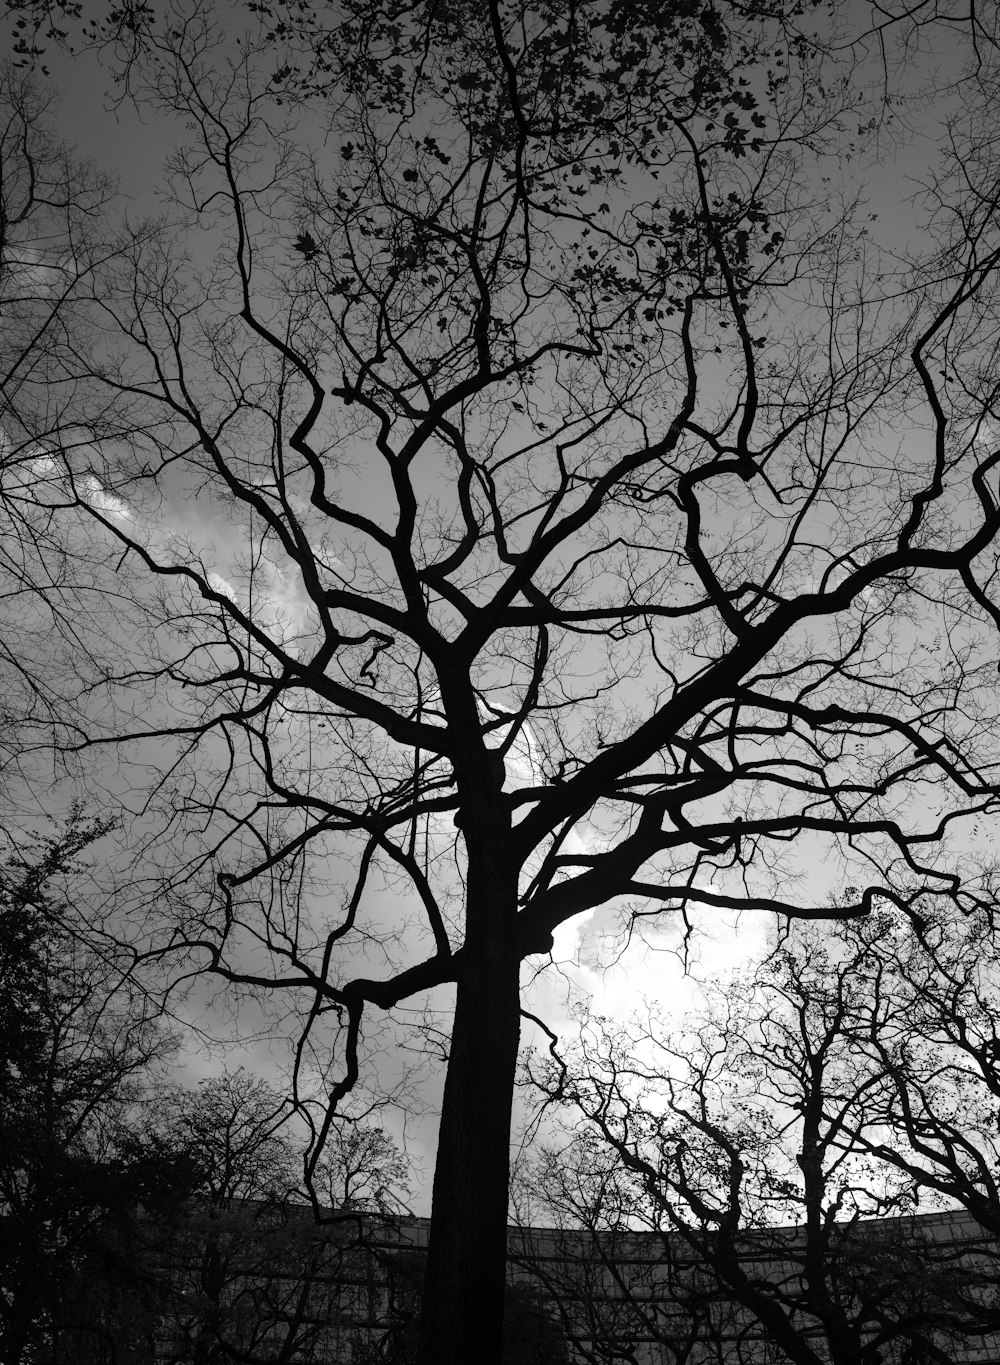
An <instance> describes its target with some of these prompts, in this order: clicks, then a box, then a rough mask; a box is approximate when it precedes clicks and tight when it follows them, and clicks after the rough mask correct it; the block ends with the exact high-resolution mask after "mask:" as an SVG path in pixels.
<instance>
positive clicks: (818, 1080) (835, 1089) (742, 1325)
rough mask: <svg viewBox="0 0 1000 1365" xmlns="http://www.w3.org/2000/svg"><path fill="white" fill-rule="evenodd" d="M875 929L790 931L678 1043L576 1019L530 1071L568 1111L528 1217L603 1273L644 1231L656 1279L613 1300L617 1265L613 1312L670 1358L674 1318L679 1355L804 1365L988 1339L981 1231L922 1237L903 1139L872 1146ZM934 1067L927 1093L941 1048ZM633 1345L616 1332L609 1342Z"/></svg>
mask: <svg viewBox="0 0 1000 1365" xmlns="http://www.w3.org/2000/svg"><path fill="white" fill-rule="evenodd" d="M885 928H886V925H885V917H884V916H879V917H873V919H872V921H871V922H865V923H864V925H863V927H862V928H860V929H858V928H856V927H855V926H854V925H849V926H840V928H839V930H834V931H833V932H828V931H826V930H825V929H818V930H817V931H816V932H811V931H808V930H798V931H796V932H795V933H793V934H792V936H791V944H792V946H791V947H784V948H780V949H778V950H776V951H775V952H774V953H773V954H772V955H771V956H770V957H769V958H768V959H767V960H766V961H765V962H764V963H762V964H761V966H760V968H759V971H758V973H757V975H756V976H754V977H750V976H744V977H739V978H736V979H735V980H734V981H733V982H732V983H731V984H730V985H729V986H728V987H726V988H725V989H721V988H717V989H716V990H715V991H713V992H712V1008H711V1010H710V1012H709V1013H708V1014H707V1015H706V1017H705V1018H704V1019H703V1020H702V1021H701V1022H699V1023H697V1024H692V1025H690V1026H689V1028H688V1030H687V1031H686V1032H685V1033H684V1034H678V1035H676V1036H671V1035H670V1034H669V1032H668V1031H667V1030H666V1028H665V1027H664V1025H663V1024H662V1022H660V1021H657V1020H656V1019H655V1018H653V1017H650V1018H649V1019H648V1020H647V1021H645V1022H643V1023H640V1022H639V1021H634V1022H633V1025H632V1026H631V1027H630V1028H628V1029H623V1028H620V1027H618V1028H616V1027H615V1026H614V1025H612V1024H611V1023H609V1021H607V1020H602V1019H592V1020H584V1022H583V1027H582V1030H581V1040H580V1044H579V1046H578V1048H576V1049H573V1050H572V1051H569V1050H567V1052H566V1053H565V1054H563V1055H561V1056H560V1057H559V1063H558V1065H556V1064H554V1063H551V1062H550V1063H549V1065H548V1066H547V1067H545V1068H541V1069H540V1070H537V1071H534V1070H533V1075H534V1078H535V1080H536V1081H537V1082H538V1083H539V1084H540V1085H541V1086H542V1090H543V1093H544V1095H545V1099H546V1103H547V1104H550V1105H554V1106H556V1107H559V1106H565V1107H566V1108H567V1109H568V1111H569V1112H568V1116H567V1135H566V1137H565V1138H564V1139H562V1140H560V1141H559V1142H558V1143H557V1144H556V1145H555V1146H554V1147H551V1148H550V1149H549V1150H548V1152H547V1153H545V1154H544V1156H543V1159H542V1161H541V1164H540V1166H539V1168H538V1170H537V1171H536V1174H535V1178H534V1180H533V1181H532V1182H531V1185H530V1190H531V1194H532V1197H533V1199H534V1200H535V1214H534V1216H535V1217H536V1218H537V1219H539V1221H545V1212H544V1211H545V1209H546V1208H547V1207H549V1206H552V1207H554V1208H555V1210H556V1211H557V1213H559V1214H561V1215H562V1216H563V1218H564V1219H565V1218H566V1215H567V1214H568V1215H569V1218H570V1226H576V1227H578V1228H579V1227H583V1228H585V1229H587V1230H588V1231H589V1233H590V1239H589V1245H588V1244H584V1245H582V1246H581V1248H580V1253H579V1254H580V1255H581V1256H582V1257H583V1256H587V1257H590V1258H591V1260H593V1261H598V1260H599V1259H601V1258H602V1257H603V1258H604V1259H605V1260H607V1261H609V1262H610V1261H614V1262H618V1261H619V1260H620V1258H621V1253H620V1250H619V1249H618V1248H616V1247H615V1238H614V1233H615V1232H616V1230H621V1229H622V1228H626V1229H634V1228H644V1229H648V1230H650V1231H652V1232H658V1233H660V1234H661V1236H662V1238H663V1241H664V1247H665V1252H666V1255H665V1263H666V1265H667V1267H668V1269H667V1271H666V1272H664V1271H662V1270H660V1268H659V1267H653V1272H652V1279H651V1277H650V1274H649V1270H648V1268H647V1273H646V1275H645V1277H643V1276H642V1275H641V1267H640V1274H639V1275H638V1276H637V1277H636V1282H635V1284H634V1285H631V1286H626V1285H625V1284H624V1283H623V1282H622V1280H621V1276H622V1271H621V1270H619V1271H618V1275H619V1290H620V1292H622V1298H623V1300H624V1303H623V1305H622V1307H621V1308H619V1315H620V1316H621V1317H622V1318H623V1319H627V1317H628V1312H627V1310H628V1309H631V1313H632V1317H633V1318H639V1319H644V1320H645V1326H646V1329H647V1331H651V1332H652V1335H653V1339H655V1340H658V1341H660V1342H662V1343H663V1344H664V1345H666V1346H668V1348H670V1349H671V1350H672V1351H673V1353H674V1356H675V1358H677V1359H683V1358H685V1343H684V1339H683V1334H682V1333H681V1334H678V1333H677V1330H676V1326H677V1325H676V1323H675V1322H674V1321H673V1310H675V1309H676V1308H678V1307H680V1306H683V1305H690V1309H691V1325H692V1330H693V1331H695V1332H696V1333H697V1340H698V1342H699V1346H700V1345H701V1344H702V1343H703V1342H706V1341H711V1340H713V1338H715V1339H717V1340H719V1341H720V1342H721V1341H723V1340H724V1341H726V1342H727V1343H728V1348H729V1349H730V1350H732V1349H736V1350H737V1353H738V1358H740V1359H746V1360H748V1361H750V1360H757V1359H760V1358H761V1351H762V1350H763V1351H764V1354H765V1357H766V1358H769V1357H768V1356H767V1353H768V1350H769V1349H770V1350H771V1351H774V1350H776V1351H777V1353H778V1358H779V1359H787V1360H793V1361H798V1362H802V1363H803V1365H805V1362H809V1365H816V1363H817V1362H819V1361H820V1360H829V1361H833V1362H837V1361H842V1362H845V1363H846V1362H849V1361H851V1362H856V1361H879V1360H927V1361H933V1360H940V1361H946V1360H950V1359H952V1358H953V1352H954V1350H955V1348H956V1347H955V1344H956V1343H959V1342H961V1341H962V1340H963V1339H965V1340H969V1341H973V1342H975V1341H978V1340H981V1339H982V1337H983V1335H984V1334H989V1333H991V1332H993V1331H995V1330H996V1327H997V1325H998V1319H997V1304H996V1297H995V1294H994V1293H993V1291H992V1289H991V1287H990V1286H991V1284H992V1280H993V1252H992V1247H991V1239H990V1230H989V1229H988V1228H987V1227H984V1228H983V1230H982V1233H981V1234H980V1236H979V1237H978V1238H975V1237H974V1238H973V1239H972V1240H970V1241H968V1243H967V1244H965V1245H963V1246H961V1247H956V1246H955V1245H953V1244H952V1243H951V1241H950V1240H946V1241H945V1242H943V1243H942V1244H940V1245H938V1244H935V1241H934V1238H933V1233H932V1232H930V1233H929V1232H928V1231H927V1230H925V1229H924V1228H923V1227H922V1226H921V1224H920V1221H919V1220H916V1221H914V1220H913V1219H912V1218H911V1217H910V1216H909V1215H910V1214H911V1213H912V1211H913V1210H914V1209H916V1208H917V1207H919V1205H918V1202H917V1195H916V1193H915V1183H916V1184H918V1185H919V1182H915V1181H914V1178H913V1173H914V1166H915V1164H916V1163H919V1162H920V1160H921V1158H920V1156H919V1155H918V1153H919V1147H920V1137H919V1130H918V1131H917V1132H916V1133H915V1132H914V1130H913V1128H912V1127H911V1129H910V1132H909V1134H907V1133H905V1132H904V1133H902V1134H900V1138H901V1139H902V1140H899V1139H898V1138H897V1139H896V1140H895V1141H893V1140H889V1141H888V1142H887V1141H886V1117H887V1115H886V1105H885V1099H886V1097H887V1096H895V1095H897V1087H899V1086H902V1085H905V1080H904V1073H903V1072H902V1071H900V1070H899V1069H895V1068H892V1067H889V1066H887V1065H886V1061H885V1058H884V1057H880V1056H879V1053H878V1047H879V1044H876V1046H875V1048H874V1050H872V1048H871V1045H870V1044H867V1045H866V1044H865V1043H864V1042H861V1041H860V1040H862V1039H870V1038H878V1039H882V1038H884V1037H886V1038H888V1037H891V1030H888V1031H886V1032H883V1024H882V1023H880V1024H879V1025H878V1026H877V1027H876V1028H875V1029H874V1030H871V1031H869V1030H868V1029H866V1028H865V1026H864V1023H863V1022H862V1021H863V1020H864V1019H865V1018H866V1016H867V1017H870V1015H869V1011H871V1010H872V1009H876V1010H878V1009H880V1008H881V1009H884V1006H885V1004H886V1002H887V1001H888V1000H889V999H890V998H891V999H892V1001H893V1008H894V1009H895V1008H899V1007H900V1006H901V1004H902V999H901V995H900V992H899V990H898V989H897V990H894V991H892V992H890V991H889V989H888V987H887V979H889V978H890V977H891V975H892V973H893V972H894V970H895V967H894V964H892V957H891V950H889V949H886V951H885V960H883V962H882V963H881V964H880V966H879V967H878V968H876V967H875V966H874V962H873V956H872V955H871V954H870V949H871V946H872V942H873V941H874V940H875V939H876V938H879V937H881V938H882V939H883V940H884V939H885V937H886V935H885ZM908 934H909V931H908V928H905V927H902V926H898V936H899V938H902V939H903V940H904V942H905V941H906V939H907V938H908ZM824 940H825V942H824ZM876 974H878V975H880V976H881V988H880V990H879V991H877V992H875V993H873V992H872V983H873V977H874V976H875V975H876ZM878 1000H881V1002H882V1004H881V1006H880V1005H879V1004H878V1003H877V1001H878ZM903 1017H905V1015H904V1013H902V1012H901V1013H900V1015H899V1022H900V1023H901V1022H902V1019H903ZM935 1072H936V1075H937V1077H938V1078H939V1079H940V1080H941V1081H944V1082H945V1083H946V1084H947V1077H948V1072H949V1068H948V1064H947V1062H946V1061H944V1059H943V1058H942V1055H941V1053H940V1052H938V1053H937V1064H936V1067H935ZM951 1079H952V1080H954V1079H955V1078H954V1076H953V1077H952V1078H951ZM948 1089H949V1099H950V1111H949V1114H950V1120H951V1122H952V1123H953V1124H954V1128H955V1131H956V1132H959V1131H964V1132H966V1133H968V1134H969V1139H970V1142H971V1141H974V1139H973V1138H972V1134H973V1133H974V1132H975V1131H976V1130H977V1129H978V1128H979V1126H980V1123H981V1116H980V1115H979V1114H978V1112H977V1109H978V1106H977V1105H975V1104H974V1103H973V1104H971V1105H970V1104H969V1098H970V1097H969V1095H968V1092H967V1089H966V1088H964V1087H963V1086H961V1084H951V1085H949V1086H948ZM918 1093H919V1088H918ZM913 1103H916V1100H913V1101H903V1102H902V1106H903V1108H904V1109H905V1108H906V1107H907V1106H912V1104H913ZM581 1116H582V1117H584V1118H585V1119H586V1120H587V1121H588V1123H589V1128H583V1129H581V1127H580V1124H579V1118H580V1117H581ZM890 1153H893V1155H890ZM927 1184H928V1185H932V1184H933V1177H931V1179H930V1180H928V1181H927ZM935 1188H936V1189H937V1190H938V1191H941V1188H942V1187H941V1184H940V1182H938V1183H937V1185H936V1186H935ZM602 1242H603V1243H606V1247H605V1249H604V1251H603V1252H602ZM591 1248H592V1249H591ZM685 1253H686V1255H685ZM628 1269H629V1267H628V1263H627V1257H626V1258H625V1273H627V1272H628ZM664 1276H666V1282H665V1279H664ZM656 1280H659V1281H660V1283H659V1284H658V1285H654V1284H653V1281H656ZM671 1280H672V1281H673V1283H672V1284H670V1283H669V1281H671ZM553 1289H554V1291H555V1292H557V1293H558V1292H559V1289H558V1286H553ZM561 1297H563V1298H566V1297H567V1295H566V1287H564V1288H563V1289H562V1293H561ZM623 1309H624V1310H625V1311H623ZM699 1319H701V1322H700V1323H699ZM695 1324H698V1325H697V1326H695ZM634 1333H635V1327H634V1325H633V1324H632V1323H629V1324H628V1326H627V1330H626V1332H625V1333H624V1334H623V1336H624V1343H623V1348H624V1349H628V1343H629V1336H630V1334H631V1335H634ZM606 1340H607V1341H608V1346H609V1350H610V1351H612V1352H613V1350H614V1348H615V1346H616V1345H617V1344H618V1343H616V1342H615V1341H614V1338H613V1337H612V1336H611V1334H610V1333H608V1334H607V1336H606ZM619 1341H621V1339H619ZM762 1343H763V1344H762ZM609 1358H611V1359H613V1358H614V1355H613V1354H611V1355H610V1356H609Z"/></svg>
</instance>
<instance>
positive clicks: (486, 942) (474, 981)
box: [417, 841, 520, 1365]
mask: <svg viewBox="0 0 1000 1365" xmlns="http://www.w3.org/2000/svg"><path fill="white" fill-rule="evenodd" d="M500 842H501V841H498V844H499V843H500ZM497 851H498V849H497V847H496V846H494V849H493V850H491V853H492V854H493V856H492V857H491V856H489V855H487V857H486V858H484V859H483V860H482V862H483V864H484V866H482V867H481V869H480V871H481V872H482V874H483V877H482V878H476V880H477V881H479V886H478V887H476V886H475V885H474V883H473V879H472V877H471V876H470V880H469V925H470V931H469V934H468V936H467V939H466V949H467V952H468V954H469V956H468V959H467V961H466V963H465V968H464V970H463V972H462V975H461V977H460V979H459V982H458V992H457V997H456V1001H455V1021H454V1026H453V1030H452V1040H451V1055H450V1058H449V1063H448V1074H447V1078H446V1080H445V1088H444V1100H443V1103H442V1108H441V1126H440V1133H439V1138H438V1155H437V1163H436V1168H435V1173H434V1194H433V1201H432V1208H431V1234H430V1245H429V1248H428V1254H427V1266H426V1272H425V1280H424V1294H423V1301H422V1306H421V1319H420V1339H419V1348H418V1352H417V1361H418V1365H468V1362H469V1361H472V1360H474V1361H476V1362H477V1365H495V1363H498V1362H499V1361H500V1358H501V1350H502V1328H503V1304H504V1287H505V1283H506V1269H505V1267H506V1259H507V1209H508V1183H509V1175H510V1120H511V1105H512V1102H513V1093H514V1075H515V1070H516V1066H517V1049H518V1039H519V1033H520V1000H519V992H518V985H519V965H520V964H519V957H518V952H517V942H516V935H515V932H514V929H515V916H516V909H517V906H516V883H515V882H514V879H513V878H512V876H511V870H510V867H509V865H508V866H507V867H506V868H501V867H499V866H498V865H497V863H498V861H499V859H497V858H496V854H497ZM475 861H477V862H478V861H480V860H478V859H476V860H475ZM472 862H473V859H472V858H471V857H470V865H471V863H472ZM490 864H492V866H490ZM471 870H472V869H471V866H470V871H471Z"/></svg>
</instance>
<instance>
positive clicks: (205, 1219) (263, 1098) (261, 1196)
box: [145, 1068, 405, 1365]
mask: <svg viewBox="0 0 1000 1365" xmlns="http://www.w3.org/2000/svg"><path fill="white" fill-rule="evenodd" d="M288 1118H289V1106H288V1103H287V1100H286V1099H285V1098H284V1097H283V1096H282V1095H281V1093H280V1092H279V1091H278V1090H277V1089H276V1088H275V1087H274V1086H273V1085H271V1084H269V1083H267V1082H265V1081H263V1080H261V1079H260V1078H256V1077H254V1076H252V1075H250V1074H249V1073H248V1072H246V1071H245V1070H243V1069H242V1068H240V1069H239V1070H237V1071H235V1072H227V1073H224V1074H223V1075H221V1076H219V1077H216V1078H213V1079H210V1080H206V1081H203V1082H201V1084H200V1085H199V1086H198V1088H197V1090H196V1091H194V1092H192V1091H191V1090H188V1089H185V1088H183V1087H176V1088H174V1089H172V1090H170V1091H167V1092H165V1093H164V1094H163V1096H162V1097H161V1100H160V1102H159V1104H158V1105H157V1106H156V1107H155V1109H153V1110H152V1111H151V1113H150V1129H149V1132H150V1136H151V1137H152V1138H155V1140H157V1141H158V1142H160V1143H162V1144H164V1145H165V1147H166V1149H167V1150H170V1151H173V1152H174V1153H176V1154H177V1155H178V1156H182V1157H184V1158H186V1159H187V1160H188V1161H189V1162H190V1163H191V1166H192V1169H193V1171H194V1172H195V1176H194V1179H193V1180H192V1183H191V1188H190V1191H189V1195H188V1198H187V1199H186V1200H185V1203H184V1206H183V1208H182V1209H181V1210H180V1213H179V1216H177V1217H174V1218H172V1219H170V1220H168V1221H167V1222H166V1224H165V1225H163V1226H161V1227H159V1228H158V1227H157V1225H156V1224H155V1223H153V1224H151V1226H150V1227H148V1228H147V1229H146V1243H147V1246H146V1251H145V1259H146V1264H147V1268H148V1271H149V1273H150V1274H151V1275H152V1276H154V1277H155V1278H156V1279H157V1280H158V1281H159V1283H160V1284H161V1286H162V1293H161V1298H162V1301H163V1305H164V1306H163V1310H162V1312H163V1315H162V1320H161V1333H162V1334H163V1335H164V1336H165V1337H166V1338H167V1340H168V1343H169V1344H168V1348H167V1358H168V1359H169V1360H170V1361H172V1362H175V1365H207V1363H208V1362H211V1361H230V1360H233V1359H238V1360H242V1361H246V1362H257V1361H259V1362H261V1365H264V1363H265V1362H266V1363H267V1365H270V1363H271V1362H274V1361H276V1360H295V1361H313V1360H315V1361H327V1360H345V1361H346V1360H348V1359H350V1358H351V1351H352V1349H353V1347H354V1346H355V1345H356V1344H358V1343H359V1342H378V1341H381V1340H383V1339H384V1338H386V1337H387V1335H389V1334H390V1333H391V1331H392V1330H393V1328H394V1327H396V1326H397V1325H398V1322H397V1308H396V1305H395V1304H394V1302H393V1301H392V1295H391V1292H389V1291H391V1283H390V1279H391V1277H390V1276H388V1275H387V1274H386V1273H385V1260H386V1255H387V1254H388V1255H390V1256H391V1254H392V1253H391V1251H390V1252H388V1253H387V1252H385V1251H384V1249H381V1248H382V1247H383V1244H384V1243H386V1242H388V1243H390V1244H391V1243H392V1242H393V1241H394V1239H393V1238H392V1237H391V1236H390V1237H389V1238H386V1236H385V1235H384V1232H383V1231H382V1230H381V1227H380V1225H381V1223H382V1221H383V1220H384V1219H386V1218H390V1217H391V1216H392V1214H393V1213H396V1212H397V1211H398V1210H399V1208H400V1207H402V1202H401V1201H402V1197H403V1193H404V1190H405V1186H404V1185H403V1183H402V1179H401V1178H400V1177H403V1176H405V1167H404V1164H403V1161H402V1157H401V1153H400V1152H399V1150H398V1148H397V1147H396V1146H395V1144H394V1143H393V1142H392V1141H391V1139H389V1138H388V1136H387V1135H385V1134H384V1133H379V1132H377V1130H375V1129H373V1128H371V1127H369V1126H367V1125H365V1124H364V1123H362V1124H359V1125H355V1126H354V1128H353V1129H352V1132H351V1134H350V1135H349V1136H348V1137H346V1138H345V1140H344V1141H343V1142H341V1143H336V1144H335V1143H331V1144H330V1148H329V1154H328V1158H327V1163H325V1164H324V1168H323V1171H322V1173H321V1177H318V1179H319V1178H322V1181H323V1185H324V1186H325V1187H327V1188H329V1189H330V1190H334V1191H337V1192H340V1191H347V1192H349V1193H350V1195H351V1197H352V1204H353V1207H349V1206H346V1205H337V1206H334V1207H333V1208H332V1209H331V1208H326V1209H324V1210H323V1217H324V1221H323V1222H322V1224H321V1225H320V1226H318V1227H317V1225H316V1223H315V1221H314V1219H313V1215H312V1210H311V1209H310V1207H309V1205H308V1203H307V1202H306V1201H305V1199H304V1198H303V1197H302V1196H301V1195H297V1194H296V1186H297V1184H298V1183H299V1179H300V1169H301V1168H300V1164H299V1163H297V1161H296V1156H297V1153H296V1143H295V1141H294V1139H293V1137H292V1136H291V1135H290V1134H289V1133H288V1131H287V1129H286V1124H287V1120H288ZM335 1150H338V1151H339V1153H340V1156H341V1164H340V1165H336V1164H335V1161H336V1158H335V1157H334V1151H335ZM345 1214H347V1215H348V1216H345ZM362 1214H365V1215H368V1216H367V1217H363V1216H362ZM395 1240H398V1239H395ZM387 1293H388V1298H386V1295H387Z"/></svg>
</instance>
